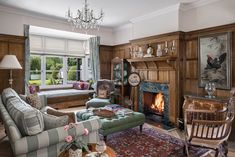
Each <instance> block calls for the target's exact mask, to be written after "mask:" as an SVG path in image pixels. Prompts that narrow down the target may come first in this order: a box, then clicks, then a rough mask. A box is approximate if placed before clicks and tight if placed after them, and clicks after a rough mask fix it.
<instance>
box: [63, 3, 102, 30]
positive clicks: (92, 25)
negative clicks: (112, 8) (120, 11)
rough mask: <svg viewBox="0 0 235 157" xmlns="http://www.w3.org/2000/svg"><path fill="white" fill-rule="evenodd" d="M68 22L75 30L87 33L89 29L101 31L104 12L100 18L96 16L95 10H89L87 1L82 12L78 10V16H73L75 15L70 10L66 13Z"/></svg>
mask: <svg viewBox="0 0 235 157" xmlns="http://www.w3.org/2000/svg"><path fill="white" fill-rule="evenodd" d="M66 17H67V18H68V22H69V23H71V24H72V26H73V27H74V28H80V29H83V30H85V31H88V30H89V29H99V24H100V23H101V22H102V21H103V17H104V12H103V11H102V10H101V11H100V15H99V16H97V17H96V16H95V15H94V13H93V9H89V8H88V4H87V0H85V5H84V7H83V8H82V10H79V9H78V10H77V15H76V16H73V13H72V12H71V11H70V9H69V10H68V12H67V13H66Z"/></svg>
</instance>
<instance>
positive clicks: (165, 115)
mask: <svg viewBox="0 0 235 157" xmlns="http://www.w3.org/2000/svg"><path fill="white" fill-rule="evenodd" d="M146 93H152V94H153V95H157V94H160V93H161V94H162V95H163V101H164V110H163V112H162V113H160V112H156V113H154V110H152V111H151V112H149V111H146V106H145V105H147V104H146V102H147V101H144V99H146V98H147V97H146V95H148V94H146ZM150 99H152V98H150ZM148 101H149V100H148ZM150 101H151V100H150ZM138 111H139V112H142V113H144V114H145V115H146V117H147V118H148V117H151V119H153V120H154V121H159V120H158V119H159V117H160V119H161V120H160V121H161V122H162V123H163V124H166V125H169V123H170V122H169V86H168V84H165V83H156V82H145V81H142V82H141V83H140V85H139V103H138Z"/></svg>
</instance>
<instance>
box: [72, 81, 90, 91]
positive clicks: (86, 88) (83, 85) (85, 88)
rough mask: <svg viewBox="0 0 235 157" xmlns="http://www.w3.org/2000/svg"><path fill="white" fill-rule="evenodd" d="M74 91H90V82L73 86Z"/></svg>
mask: <svg viewBox="0 0 235 157" xmlns="http://www.w3.org/2000/svg"><path fill="white" fill-rule="evenodd" d="M73 88H74V89H78V90H88V89H89V88H90V84H89V83H88V82H80V81H79V82H76V83H74V84H73Z"/></svg>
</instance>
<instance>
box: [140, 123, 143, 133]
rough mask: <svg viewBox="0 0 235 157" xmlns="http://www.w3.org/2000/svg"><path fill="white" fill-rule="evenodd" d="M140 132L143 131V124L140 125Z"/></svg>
mask: <svg viewBox="0 0 235 157" xmlns="http://www.w3.org/2000/svg"><path fill="white" fill-rule="evenodd" d="M142 131H143V124H142V125H140V132H142Z"/></svg>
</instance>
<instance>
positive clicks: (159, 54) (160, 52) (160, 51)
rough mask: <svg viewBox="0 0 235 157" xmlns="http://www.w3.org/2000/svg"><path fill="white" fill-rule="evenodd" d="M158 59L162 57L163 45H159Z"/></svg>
mask: <svg viewBox="0 0 235 157" xmlns="http://www.w3.org/2000/svg"><path fill="white" fill-rule="evenodd" d="M156 56H157V57H161V56H162V49H161V45H157V54H156Z"/></svg>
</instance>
